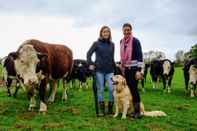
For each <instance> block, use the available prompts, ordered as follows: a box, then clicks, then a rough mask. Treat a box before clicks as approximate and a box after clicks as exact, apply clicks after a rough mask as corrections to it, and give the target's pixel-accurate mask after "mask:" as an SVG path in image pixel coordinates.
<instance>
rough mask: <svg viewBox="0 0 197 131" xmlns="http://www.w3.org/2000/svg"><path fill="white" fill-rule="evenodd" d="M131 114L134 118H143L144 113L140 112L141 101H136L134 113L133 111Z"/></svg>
mask: <svg viewBox="0 0 197 131" xmlns="http://www.w3.org/2000/svg"><path fill="white" fill-rule="evenodd" d="M131 116H132V118H134V119H140V118H142V115H141V114H140V103H134V113H132V114H131Z"/></svg>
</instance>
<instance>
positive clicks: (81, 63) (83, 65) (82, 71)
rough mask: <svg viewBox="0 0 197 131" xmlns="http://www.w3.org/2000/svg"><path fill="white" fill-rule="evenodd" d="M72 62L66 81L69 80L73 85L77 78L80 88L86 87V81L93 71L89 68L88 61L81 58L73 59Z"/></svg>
mask: <svg viewBox="0 0 197 131" xmlns="http://www.w3.org/2000/svg"><path fill="white" fill-rule="evenodd" d="M73 63H74V64H73V70H72V72H71V74H70V76H69V78H68V79H67V82H71V83H72V85H73V83H74V81H75V80H79V88H80V89H81V88H83V87H84V86H85V87H86V88H88V85H87V84H86V81H87V79H88V78H90V77H91V76H92V75H93V72H92V71H91V70H89V64H88V62H87V61H86V60H83V59H75V60H73Z"/></svg>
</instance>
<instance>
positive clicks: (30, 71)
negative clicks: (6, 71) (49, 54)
mask: <svg viewBox="0 0 197 131" xmlns="http://www.w3.org/2000/svg"><path fill="white" fill-rule="evenodd" d="M38 62H39V59H38V57H37V52H36V50H35V49H34V48H33V46H32V45H28V44H27V45H23V46H22V47H21V48H20V49H19V52H18V57H17V58H16V60H15V61H14V64H15V69H16V72H17V74H18V75H19V76H20V77H21V78H22V79H23V83H24V85H25V86H32V85H34V84H38V76H37V74H36V66H37V64H38Z"/></svg>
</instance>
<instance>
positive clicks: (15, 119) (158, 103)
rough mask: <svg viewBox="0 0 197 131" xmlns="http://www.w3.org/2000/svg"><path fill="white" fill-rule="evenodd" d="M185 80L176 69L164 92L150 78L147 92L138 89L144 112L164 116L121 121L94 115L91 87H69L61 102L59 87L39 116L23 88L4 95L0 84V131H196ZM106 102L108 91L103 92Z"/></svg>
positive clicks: (196, 112)
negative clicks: (31, 109)
mask: <svg viewBox="0 0 197 131" xmlns="http://www.w3.org/2000/svg"><path fill="white" fill-rule="evenodd" d="M184 89H185V88H184V79H183V72H182V70H181V68H177V69H176V73H175V76H174V79H173V83H172V93H171V94H166V93H163V91H162V85H160V88H159V89H155V90H153V89H152V88H151V83H150V77H149V78H148V81H147V83H146V93H143V92H140V93H141V97H142V100H143V102H144V104H145V109H146V110H147V111H151V110H162V111H164V112H166V113H167V115H168V116H167V117H162V118H148V117H143V118H142V119H140V120H131V119H130V118H127V120H121V119H120V117H118V118H117V119H114V118H112V116H106V117H102V118H97V117H96V116H95V110H94V100H93V92H92V90H91V89H88V90H86V89H84V90H80V91H79V90H78V89H69V99H68V101H67V102H62V101H61V90H62V88H59V89H58V92H57V96H56V101H55V103H54V104H51V105H49V106H48V113H47V114H46V115H42V114H39V113H38V107H37V108H36V109H35V112H28V111H27V108H28V100H27V98H26V95H25V93H24V92H23V90H20V92H19V94H18V97H17V98H16V99H15V98H13V97H7V96H6V89H5V88H3V87H2V88H1V87H0V131H1V130H24V131H25V130H27V131H28V130H49V131H52V130H60V131H61V130H66V131H77V130H82V131H148V130H151V131H197V98H189V97H186V96H185V94H184V91H185V90H184ZM105 96H106V102H107V92H105Z"/></svg>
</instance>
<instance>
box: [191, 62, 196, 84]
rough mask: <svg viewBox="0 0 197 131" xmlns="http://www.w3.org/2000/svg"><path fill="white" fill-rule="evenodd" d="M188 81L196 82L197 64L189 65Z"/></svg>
mask: <svg viewBox="0 0 197 131" xmlns="http://www.w3.org/2000/svg"><path fill="white" fill-rule="evenodd" d="M189 83H190V84H192V85H196V84H197V66H195V65H191V66H190V68H189Z"/></svg>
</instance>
